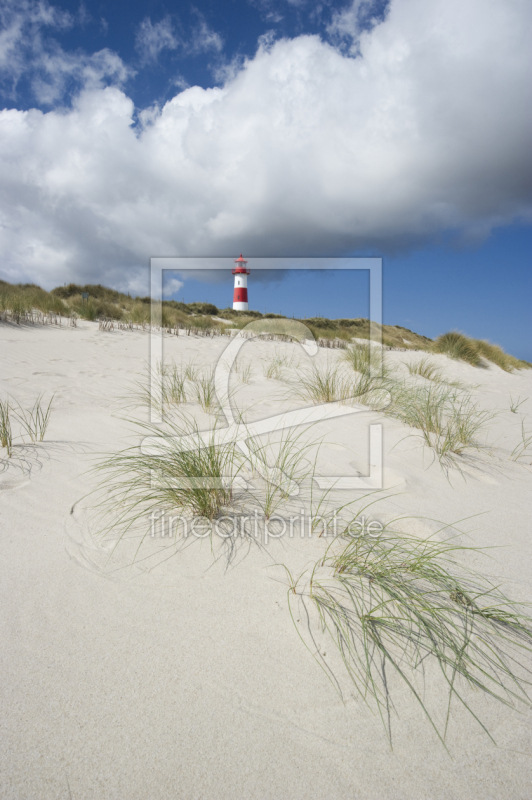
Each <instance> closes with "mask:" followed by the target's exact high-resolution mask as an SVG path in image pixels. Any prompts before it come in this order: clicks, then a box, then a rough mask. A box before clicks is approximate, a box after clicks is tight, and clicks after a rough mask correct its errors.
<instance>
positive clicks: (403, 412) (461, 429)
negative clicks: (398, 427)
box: [386, 381, 493, 466]
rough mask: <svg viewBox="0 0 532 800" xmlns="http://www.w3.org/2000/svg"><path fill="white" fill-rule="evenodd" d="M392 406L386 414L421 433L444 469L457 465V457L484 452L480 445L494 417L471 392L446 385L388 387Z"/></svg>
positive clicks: (394, 384) (394, 385)
mask: <svg viewBox="0 0 532 800" xmlns="http://www.w3.org/2000/svg"><path fill="white" fill-rule="evenodd" d="M388 388H389V391H390V394H391V397H392V402H391V403H390V405H389V406H388V407H387V409H386V414H388V415H389V416H393V417H395V418H396V419H399V420H401V422H403V423H405V425H408V426H409V427H411V428H416V429H417V430H419V431H420V434H421V436H422V439H423V441H424V443H425V444H426V445H427V446H428V447H430V448H431V449H432V450H433V451H434V452H435V453H436V455H437V457H438V459H439V461H440V463H441V464H442V465H446V466H450V465H451V464H455V465H456V463H457V462H456V456H461V455H463V454H464V452H465V451H466V450H468V449H476V450H478V449H481V448H482V447H483V446H484V445H483V443H482V442H481V441H480V438H479V437H480V434H481V433H482V432H483V430H484V428H485V426H486V424H487V422H488V421H489V420H490V419H492V417H493V414H491V413H490V412H487V411H483V410H481V409H480V408H479V407H478V406H477V404H476V403H475V402H474V401H473V399H472V397H471V395H470V394H469V393H468V392H465V391H463V390H460V389H457V388H455V387H453V386H448V385H446V384H441V383H437V384H434V383H433V384H430V385H429V386H416V385H411V384H409V383H407V382H406V381H402V382H400V381H397V382H394V383H391V382H390V383H388Z"/></svg>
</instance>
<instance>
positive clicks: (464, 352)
mask: <svg viewBox="0 0 532 800" xmlns="http://www.w3.org/2000/svg"><path fill="white" fill-rule="evenodd" d="M433 350H434V352H435V353H445V355H448V356H450V357H451V358H455V359H457V360H459V361H466V362H467V363H468V364H471V365H472V366H473V367H479V366H480V365H481V363H482V361H481V358H480V353H479V351H478V347H477V346H476V344H475V342H474V341H473V340H472V339H469V337H467V336H464V334H463V333H459V332H458V331H450V332H449V333H443V334H442V335H441V336H438V338H437V339H436V341H435V342H434V344H433Z"/></svg>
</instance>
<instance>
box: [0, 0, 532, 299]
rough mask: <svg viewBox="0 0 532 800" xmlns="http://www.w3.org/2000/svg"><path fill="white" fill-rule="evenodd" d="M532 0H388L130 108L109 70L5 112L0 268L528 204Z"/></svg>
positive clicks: (68, 274) (521, 211) (343, 233)
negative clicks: (160, 102)
mask: <svg viewBox="0 0 532 800" xmlns="http://www.w3.org/2000/svg"><path fill="white" fill-rule="evenodd" d="M531 22H532V6H531V5H530V3H529V2H527V1H526V0H511V1H510V0H465V1H464V0H432V1H431V2H430V3H427V2H426V0H393V2H392V4H391V7H390V10H389V13H388V15H387V17H386V19H385V21H384V22H382V23H381V24H379V25H377V26H376V27H374V28H373V29H372V30H371V31H365V32H362V33H360V35H359V45H358V46H359V50H360V55H359V56H358V57H357V58H350V57H348V56H347V55H345V54H343V53H342V52H340V51H339V49H337V48H335V47H333V46H331V45H330V44H326V43H324V42H323V41H321V40H320V39H319V38H318V37H313V36H302V37H299V38H296V39H293V40H281V41H278V42H276V43H275V44H273V45H271V44H270V46H269V47H267V48H265V47H263V48H261V49H259V51H258V52H257V54H256V56H255V57H254V58H253V59H251V60H249V61H247V62H245V63H244V65H243V66H242V68H241V69H240V71H238V72H237V73H236V74H234V75H233V76H232V77H230V78H228V79H227V82H226V83H225V85H224V86H223V87H222V88H214V89H206V90H204V89H201V88H199V87H191V88H189V89H186V90H185V91H183V92H181V93H180V94H178V95H177V96H176V97H174V98H173V99H172V100H171V101H170V102H168V103H167V104H166V105H165V106H164V107H163V108H162V109H158V108H156V107H155V108H152V109H151V110H150V112H149V113H148V114H145V115H144V116H143V117H142V119H143V122H142V123H141V127H140V128H139V127H135V124H134V119H135V117H134V107H133V103H132V101H131V100H130V99H129V98H128V97H126V96H125V94H124V93H123V92H122V91H120V89H118V88H116V87H107V88H93V89H87V90H85V91H83V92H82V93H81V94H80V95H79V97H78V98H77V99H76V101H75V102H74V104H73V106H72V108H71V109H69V110H61V111H50V112H49V113H46V114H44V113H42V112H40V111H37V110H32V111H28V112H22V111H17V110H5V111H3V112H1V114H0V174H1V175H2V179H1V183H0V252H1V254H2V258H1V260H0V271H1V273H2V274H3V276H4V277H6V278H7V279H8V280H9V279H11V280H13V279H19V280H22V279H31V280H35V281H37V282H41V283H43V284H45V285H47V286H50V285H56V284H58V283H61V282H63V281H65V280H77V279H79V280H84V281H85V280H87V281H88V280H91V281H102V282H105V283H107V284H109V283H112V284H113V285H116V286H118V287H119V288H126V289H127V288H128V287H131V288H133V287H135V289H138V287H139V286H140V285H143V282H144V281H145V279H146V276H147V265H148V260H149V257H150V256H151V255H187V254H201V255H209V254H212V255H228V256H230V255H232V254H237V255H238V253H240V252H241V251H243V252H244V253H247V254H250V255H253V254H255V255H297V254H304V253H307V254H326V255H334V254H345V253H346V252H353V251H354V250H356V249H357V248H361V247H375V248H377V249H380V250H381V251H384V252H386V251H390V250H391V249H393V248H397V247H401V246H410V245H416V244H424V243H427V242H429V241H431V240H433V239H434V238H435V237H438V236H440V235H441V233H442V232H444V231H447V230H449V229H452V230H455V231H457V232H459V233H460V234H463V235H466V236H479V235H480V236H485V235H488V234H489V231H490V230H491V229H492V228H493V226H497V225H502V224H506V223H509V222H511V221H513V220H516V219H527V220H529V221H530V220H532V214H531V209H532V203H531V199H532V167H531V162H530V157H529V147H530V140H531V135H532V118H531V113H530V109H531V108H532V102H531V100H532V98H531V96H530V95H531V82H530V74H531V73H532V69H531V68H532V50H531V48H530V47H529V41H528V31H529V30H530V27H531Z"/></svg>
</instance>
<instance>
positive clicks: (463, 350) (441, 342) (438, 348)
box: [432, 331, 532, 372]
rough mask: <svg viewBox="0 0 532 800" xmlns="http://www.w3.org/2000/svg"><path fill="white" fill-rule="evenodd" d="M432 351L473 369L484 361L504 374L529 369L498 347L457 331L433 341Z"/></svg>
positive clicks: (528, 365)
mask: <svg viewBox="0 0 532 800" xmlns="http://www.w3.org/2000/svg"><path fill="white" fill-rule="evenodd" d="M432 350H433V351H434V352H435V353H444V354H445V355H448V356H450V357H451V358H455V359H457V360H460V361H466V362H467V363H468V364H472V366H474V367H480V366H482V365H483V363H484V361H483V360H487V361H491V362H492V363H493V364H496V365H497V366H498V367H500V368H501V369H503V370H504V371H505V372H512V371H513V370H514V369H530V367H531V366H532V365H531V364H529V363H528V361H522V360H520V359H518V358H515V357H514V356H511V355H509V354H508V353H505V352H504V350H503V349H502V347H499V345H496V344H491V342H488V341H486V340H484V339H472V338H471V337H469V336H466V335H465V334H463V333H460V332H459V331H449V333H443V334H442V335H441V336H438V338H437V339H436V340H435V341H434V343H433V345H432Z"/></svg>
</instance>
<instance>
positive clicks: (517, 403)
mask: <svg viewBox="0 0 532 800" xmlns="http://www.w3.org/2000/svg"><path fill="white" fill-rule="evenodd" d="M526 401H527V398H526V397H524V398H523V399H521V398H520V397H517V398H516V399H515V400H514V398H513V397H512V395H510V411H511V412H512V414H517V411H518V409H519V408H520V407H521V406H522V405H523V403H526Z"/></svg>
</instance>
